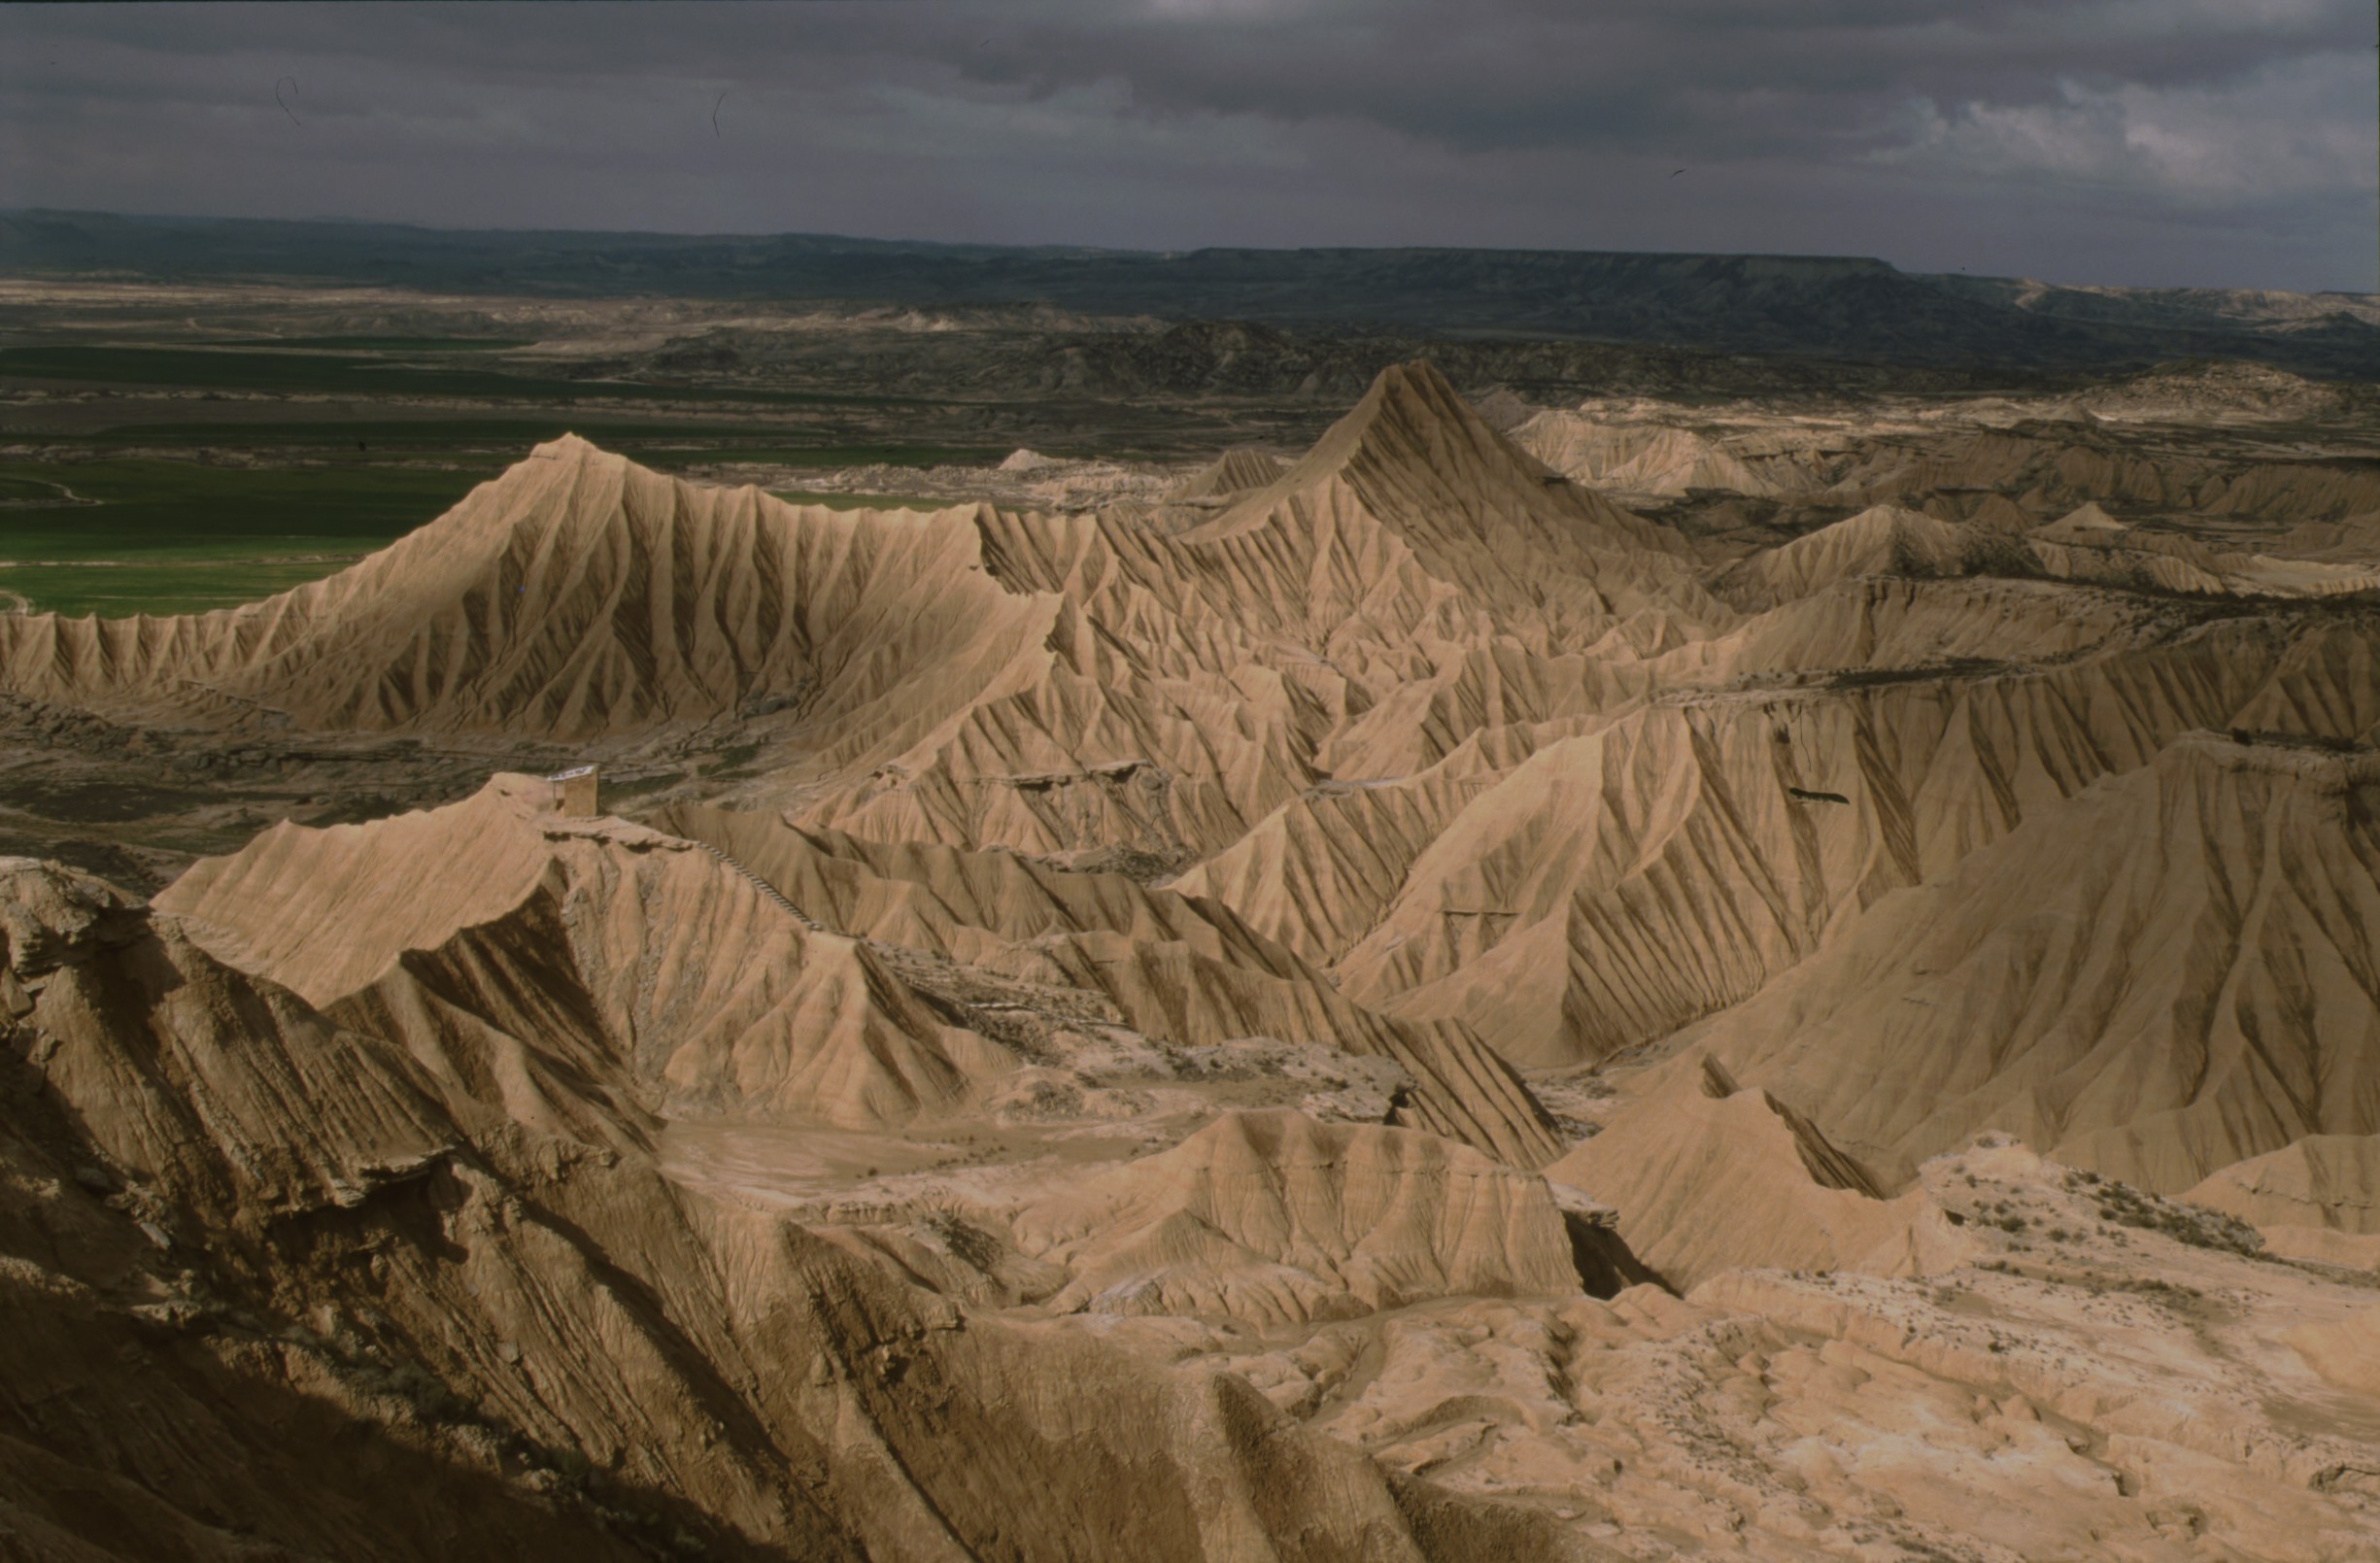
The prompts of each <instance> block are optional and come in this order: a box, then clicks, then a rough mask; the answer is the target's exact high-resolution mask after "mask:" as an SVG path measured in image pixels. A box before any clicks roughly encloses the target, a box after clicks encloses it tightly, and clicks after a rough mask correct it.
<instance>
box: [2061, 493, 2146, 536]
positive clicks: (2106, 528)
mask: <svg viewBox="0 0 2380 1563" xmlns="http://www.w3.org/2000/svg"><path fill="white" fill-rule="evenodd" d="M2042 529H2043V530H2044V531H2051V530H2056V531H2078V532H2121V531H2129V530H2131V528H2130V527H2126V526H2125V524H2124V523H2123V522H2121V521H2118V520H2117V519H2116V518H2115V517H2113V516H2111V515H2109V514H2108V513H2107V512H2106V511H2104V510H2102V509H2100V508H2099V502H2098V501H2097V500H2095V499H2089V500H2085V501H2084V502H2083V503H2081V504H2079V505H2077V506H2075V507H2074V508H2073V509H2072V510H2069V511H2067V512H2066V513H2065V514H2064V515H2062V516H2060V517H2058V518H2057V520H2056V521H2054V522H2052V523H2050V525H2049V526H2048V527H2043V528H2042Z"/></svg>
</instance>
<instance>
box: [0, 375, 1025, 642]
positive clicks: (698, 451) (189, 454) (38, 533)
mask: <svg viewBox="0 0 2380 1563" xmlns="http://www.w3.org/2000/svg"><path fill="white" fill-rule="evenodd" d="M524 345H526V344H525V343H523V342H521V341H519V340H499V339H494V338H486V337H421V336H395V335H389V336H371V335H358V336H312V337H274V338H261V337H260V338H254V339H249V340H245V341H240V342H231V343H222V344H207V345H188V346H185V345H150V346H144V345H121V344H113V343H86V342H52V343H36V344H19V345H17V346H12V347H6V348H0V384H7V383H12V382H13V383H16V384H17V385H18V386H20V387H22V388H23V389H26V390H37V389H39V388H40V387H41V386H42V385H45V384H47V385H55V384H57V383H60V382H63V383H67V384H69V385H72V386H76V387H80V388H85V391H86V393H87V391H100V390H105V391H112V392H114V393H117V394H123V393H125V392H127V391H128V392H131V393H132V394H133V395H136V396H137V395H138V394H139V392H140V391H143V390H147V391H214V392H219V393H222V394H225V395H232V394H248V395H259V396H265V397H284V396H308V397H324V396H328V397H336V398H339V399H341V400H342V401H347V402H349V403H350V405H349V406H347V407H345V408H334V407H332V406H321V408H320V410H321V411H323V412H324V413H327V414H330V415H331V416H329V417H326V418H323V419H320V420H315V419H307V418H303V417H289V416H288V414H287V413H284V412H282V410H281V409H280V408H277V407H272V406H271V404H270V403H269V402H265V403H256V402H251V403H249V404H248V405H245V406H241V407H237V408H227V409H222V410H221V412H220V413H219V414H218V415H217V416H215V417H211V418H208V419H205V420H203V421H172V422H168V421H153V422H126V423H122V424H117V425H112V426H108V427H104V428H100V429H98V430H96V431H91V432H79V433H78V432H64V431H54V430H52V431H44V432H41V433H39V434H31V435H25V434H17V433H15V432H13V431H11V432H0V443H8V442H11V441H26V442H29V443H33V444H36V445H37V446H38V447H39V449H40V450H41V452H42V459H13V460H11V461H10V462H9V463H8V464H7V465H6V466H5V468H0V611H5V610H8V609H12V608H17V607H20V606H30V607H31V608H32V609H34V610H36V611H55V612H59V613H69V614H84V613H98V614H104V615H124V614H132V613H153V614H166V613H187V612H197V611H202V610H205V609H209V608H219V607H229V606H233V605H235V604H238V603H241V602H248V601H253V600H255V598H257V597H261V596H268V595H272V594H273V593H275V592H281V591H286V590H288V589H289V587H292V586H296V585H299V584H302V583H303V582H306V581H309V580H314V579H317V578H319V577H322V576H324V575H328V574H330V573H332V572H333V571H336V570H338V569H339V568H341V567H343V566H344V565H345V564H347V563H348V562H350V561H353V560H356V559H357V558H360V557H361V556H362V555H364V554H367V553H369V552H371V551H372V550H374V549H376V548H380V547H383V546H385V545H387V544H388V543H391V542H392V541H394V540H395V539H396V538H398V537H401V536H403V535H404V534H405V533H406V532H408V531H411V530H412V529H413V528H415V527H420V526H422V525H424V524H425V523H427V522H429V521H431V520H433V519H435V518H436V517H437V516H439V515H440V514H442V513H444V512H445V511H446V510H448V509H449V508H451V507H452V506H453V505H454V504H455V502H456V501H457V500H459V499H460V498H461V497H462V496H463V495H464V494H465V493H468V492H469V491H470V490H471V488H472V487H473V486H474V485H475V484H477V483H480V482H482V481H484V480H486V479H488V478H492V477H493V476H495V475H496V474H497V473H499V472H502V471H503V470H504V469H505V468H507V467H509V466H511V465H512V464H513V463H515V462H517V461H519V460H521V459H524V458H525V457H527V455H528V452H529V450H530V448H531V447H532V446H535V445H538V444H540V443H542V442H544V441H547V440H551V439H555V438H558V437H559V436H561V435H562V434H564V433H569V432H576V433H579V434H582V435H584V436H586V437H587V438H589V439H591V440H593V441H595V443H596V444H598V445H601V446H603V447H604V448H605V449H607V450H613V451H618V452H620V453H621V454H623V455H625V456H628V457H629V458H630V459H633V460H635V461H638V462H641V463H642V464H644V465H646V466H650V467H655V468H658V469H661V470H663V471H679V470H683V469H685V468H688V467H693V466H699V465H705V464H709V463H716V462H727V461H748V462H756V463H765V464H767V465H772V466H779V467H839V466H860V465H867V464H872V463H884V464H888V465H928V464H934V463H939V462H951V461H969V462H980V461H986V460H994V459H998V458H999V456H1000V455H1001V454H1002V453H1001V452H999V451H988V450H977V449H969V448H962V447H954V446H941V445H915V446H903V445H884V444H875V443H855V442H853V436H854V435H858V437H859V439H861V440H866V439H867V435H866V434H863V433H861V432H860V430H859V429H857V428H849V427H838V426H837V425H839V424H841V423H842V422H843V415H842V414H840V413H838V412H837V411H835V409H837V408H849V409H851V410H852V412H853V414H854V415H855V416H857V415H858V414H859V412H860V410H861V409H864V408H874V407H883V406H892V405H896V404H899V405H907V403H905V402H904V401H903V399H902V398H899V397H882V396H843V395H830V394H813V393H810V392H801V391H742V390H739V389H732V388H720V387H708V388H701V389H692V388H681V387H675V386H655V385H640V384H632V383H629V382H625V381H612V382H600V381H583V380H566V379H561V378H557V377H555V376H554V374H553V372H552V370H551V369H549V368H545V367H543V366H540V365H532V366H529V367H527V368H526V369H524V371H523V372H520V373H513V372H509V371H508V369H507V367H506V366H505V365H503V364H501V363H498V362H493V361H491V360H490V359H489V358H488V357H487V355H489V354H492V353H494V352H498V351H500V350H504V349H512V348H519V347H522V346H524ZM409 397H436V398H443V399H449V400H451V401H453V402H460V403H466V404H465V405H453V406H451V407H448V408H439V409H436V410H435V411H434V412H432V414H431V416H428V417H424V418H420V419H409V418H404V417H401V416H396V417H392V416H390V415H391V412H393V411H396V410H397V408H396V404H395V402H394V400H393V399H394V398H409ZM689 401H695V402H703V403H710V404H714V405H713V406H711V407H706V408H705V409H704V410H703V412H702V413H701V414H700V415H699V416H697V417H690V418H684V419H674V420H673V419H671V418H669V417H668V416H667V409H668V407H669V405H670V404H681V405H682V404H683V403H686V402H689ZM470 402H476V403H479V404H480V409H484V410H480V409H474V408H473V407H472V406H470V405H467V403H470ZM731 402H742V403H745V404H746V405H747V406H748V407H751V408H753V409H754V410H753V411H752V412H751V413H749V414H746V415H744V416H742V417H740V418H739V417H738V416H737V415H736V414H735V413H733V412H731V411H730V410H729V409H728V407H727V406H726V405H725V404H727V403H731ZM490 404H495V405H490ZM167 405H168V406H171V405H173V404H172V403H168V404H167ZM186 405H187V403H186ZM797 405H799V407H801V408H802V409H804V410H803V411H802V412H800V413H795V412H793V411H791V409H792V408H793V407H795V406H797ZM149 406H150V407H152V408H155V409H156V411H165V408H163V407H158V406H157V404H156V403H155V402H154V401H152V402H150V403H149ZM768 406H776V407H782V408H785V409H787V411H785V412H783V413H766V412H761V411H759V409H760V408H762V407H768ZM268 409H269V410H268ZM296 410H297V409H296V408H295V407H292V408H291V409H290V411H296ZM424 410H425V411H429V409H424ZM125 411H126V412H128V413H129V412H131V411H132V409H131V408H130V407H127V408H126V409H125ZM193 411H195V409H193ZM256 412H261V413H264V414H265V415H266V417H267V418H269V419H271V420H272V421H270V422H252V421H248V420H247V419H246V418H245V417H242V416H240V415H242V414H247V413H256ZM341 414H344V416H341ZM4 416H5V412H4V411H0V417H4ZM135 416H136V417H137V415H135ZM173 416H174V415H173V414H171V413H169V414H168V417H169V418H170V417H173ZM150 417H151V418H152V419H154V417H155V413H154V412H152V413H151V414H150ZM805 420H806V422H805ZM801 497H802V498H803V499H804V500H805V501H807V502H815V503H825V504H832V505H837V506H845V507H848V506H854V505H871V506H876V507H879V508H890V507H891V506H894V505H898V504H901V503H902V502H903V501H901V500H896V499H882V498H876V497H872V496H854V495H846V494H835V495H807V494H805V495H802V496H801Z"/></svg>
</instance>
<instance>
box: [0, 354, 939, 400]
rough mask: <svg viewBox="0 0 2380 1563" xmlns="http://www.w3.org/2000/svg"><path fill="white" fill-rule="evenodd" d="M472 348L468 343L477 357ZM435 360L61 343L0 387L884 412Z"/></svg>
mask: <svg viewBox="0 0 2380 1563" xmlns="http://www.w3.org/2000/svg"><path fill="white" fill-rule="evenodd" d="M477 346H478V345H477V344H470V345H469V349H467V350H475V349H476V348H477ZM442 357H445V350H444V345H443V344H442V345H441V351H440V352H439V353H434V354H426V355H423V354H403V353H400V354H393V355H389V356H374V355H367V354H359V353H356V352H346V353H340V352H330V351H315V350H310V349H309V350H302V351H300V350H292V349H289V348H288V347H283V348H278V349H274V350H271V351H258V350H255V349H250V348H153V347H88V346H84V345H82V344H74V343H70V344H60V345H49V346H40V347H16V348H0V379H22V380H38V381H65V382H70V383H74V384H81V385H119V386H120V385H137V386H158V387H164V386H172V387H188V388H203V389H208V390H215V391H263V392H270V393H272V394H276V395H300V394H303V395H329V396H359V397H361V396H467V397H471V398H474V399H478V400H493V401H539V402H546V403H554V402H563V403H568V402H574V401H647V402H649V401H656V400H667V401H710V402H752V403H759V404H763V405H770V404H774V405H783V406H817V405H853V406H863V405H864V406H888V405H893V404H895V403H898V402H900V401H901V400H902V398H900V397H888V396H841V395H828V394H824V393H813V392H809V391H743V390H738V389H733V388H726V387H701V388H697V387H680V386H654V385H638V384H633V383H630V382H627V381H606V380H561V379H548V378H543V377H540V376H536V375H527V374H506V373H503V372H501V371H498V370H493V369H474V368H457V367H450V366H448V365H446V364H444V363H443V362H441V361H439V360H440V359H441V358H442Z"/></svg>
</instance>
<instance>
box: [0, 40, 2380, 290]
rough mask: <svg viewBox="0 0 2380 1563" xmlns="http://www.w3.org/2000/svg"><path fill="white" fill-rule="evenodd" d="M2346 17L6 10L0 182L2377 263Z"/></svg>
mask: <svg viewBox="0 0 2380 1563" xmlns="http://www.w3.org/2000/svg"><path fill="white" fill-rule="evenodd" d="M2372 34H2373V16H2372V12H2371V10H2370V9H2369V7H2368V6H2366V5H2364V4H2363V3H2362V0H2070V3H2064V4H2040V3H2020V0H1962V3H1957V4H1946V3H1927V0H1816V3H1811V4H1796V5H1789V6H1788V5H1783V4H1779V3H1777V0H1601V3H1583V0H1498V3H1474V4H1449V3H1440V0H1363V3H1355V0H1137V3H1136V0H1122V3H1110V4H1091V3H1087V0H1073V3H1061V0H1000V3H970V0H910V3H896V4H836V3H819V4H799V5H777V6H724V7H707V6H652V7H637V6H588V5H578V6H566V7H545V6H530V7H521V8H505V7H490V6H427V7H400V6H374V7H340V6H327V7H318V6H304V5H297V6H268V7H254V8H252V7H238V6H187V7H161V8H154V9H150V8H129V7H98V8H90V9H82V8H6V9H0V202H5V203H7V204H46V205H61V206H83V207H102V208H115V209H121V210H148V211H178V212H196V213H240V214H252V215H266V216H321V215H342V216H357V217H380V218H392V219H400V220H405V221H425V222H451V223H458V224H469V225H491V224H500V225H533V224H552V225H563V226H604V227H621V228H636V227H660V228H674V229H712V230H742V231H753V230H767V229H806V230H812V231H821V230H824V231H845V232H864V233H875V234H888V235H902V236H915V237H942V238H956V239H986V240H999V241H1011V242H1031V241H1059V242H1076V243H1101V244H1110V245H1139V246H1152V247H1167V248H1181V247H1188V246H1192V245H1199V244H1225V243H1241V244H1330V243H1355V244H1379V243H1440V244H1485V245H1547V246H1564V247H1579V248H1615V249H1711V250H1752V251H1821V252H1830V253H1845V252H1852V253H1862V254H1876V255H1885V256H1887V258H1890V259H1892V260H1894V261H1896V262H1899V263H1901V264H1904V265H1910V266H1915V267H1924V268H1936V269H1951V268H1955V267H1957V266H1961V265H1964V266H1967V267H1968V268H1969V269H1971V270H1974V271H1978V272H1982V271H1995V272H2016V273H2023V274H2030V275H2038V276H2045V277H2049V278H2052V279H2055V280H2061V281H2097V282H2167V283H2225V284H2256V285H2264V286H2276V287H2346V288H2363V289H2368V288H2370V287H2371V286H2372V284H2373V278H2372V272H2373V268H2374V257H2373V206H2374V199H2375V185H2376V184H2380V180H2376V179H2375V174H2374V164H2375V160H2376V157H2380V153H2375V148H2374V136H2375V130H2374V124H2375V119H2380V101H2375V90H2374V85H2373V73H2372V58H2373V51H2372V44H2373V36H2372ZM285 77H286V78H290V79H293V83H294V87H293V92H294V96H295V100H296V105H297V108H296V113H295V114H294V115H292V114H290V113H289V112H288V111H287V110H286V109H285V108H284V107H283V105H282V104H280V103H277V102H276V101H275V99H274V92H273V87H274V85H275V83H277V82H279V81H281V80H282V79H283V78H285ZM291 90H292V89H291V88H287V87H285V89H284V91H285V95H286V94H289V92H290V91H291ZM722 93H725V94H726V96H725V99H724V101H723V100H722V99H721V97H720V94H722ZM714 108H716V110H717V113H718V119H719V124H718V129H717V130H716V131H714V129H713V127H712V113H713V110H714ZM300 121H302V123H301V122H300ZM1682 166H1683V167H1685V168H1686V169H1687V170H1688V172H1687V174H1685V175H1683V176H1680V177H1678V178H1675V179H1673V178H1672V177H1671V175H1672V172H1673V170H1675V169H1677V168H1679V167H1682Z"/></svg>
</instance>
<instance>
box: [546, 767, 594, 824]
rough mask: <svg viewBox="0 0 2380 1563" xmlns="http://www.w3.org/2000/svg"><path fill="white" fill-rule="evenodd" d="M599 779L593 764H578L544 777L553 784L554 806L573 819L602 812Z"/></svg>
mask: <svg viewBox="0 0 2380 1563" xmlns="http://www.w3.org/2000/svg"><path fill="white" fill-rule="evenodd" d="M601 779H602V778H601V777H600V776H599V775H598V774H597V773H596V770H595V766H593V765H580V766H578V767H577V768H575V769H572V770H564V771H559V772H557V773H555V774H554V775H551V776H548V777H547V778H546V780H547V781H550V782H552V783H553V784H554V804H555V806H556V807H557V808H559V809H561V811H562V813H563V814H565V815H567V816H569V817H571V818H574V819H593V818H595V816H596V815H598V814H600V813H602V812H603V804H602V798H601V796H600V783H601Z"/></svg>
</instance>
